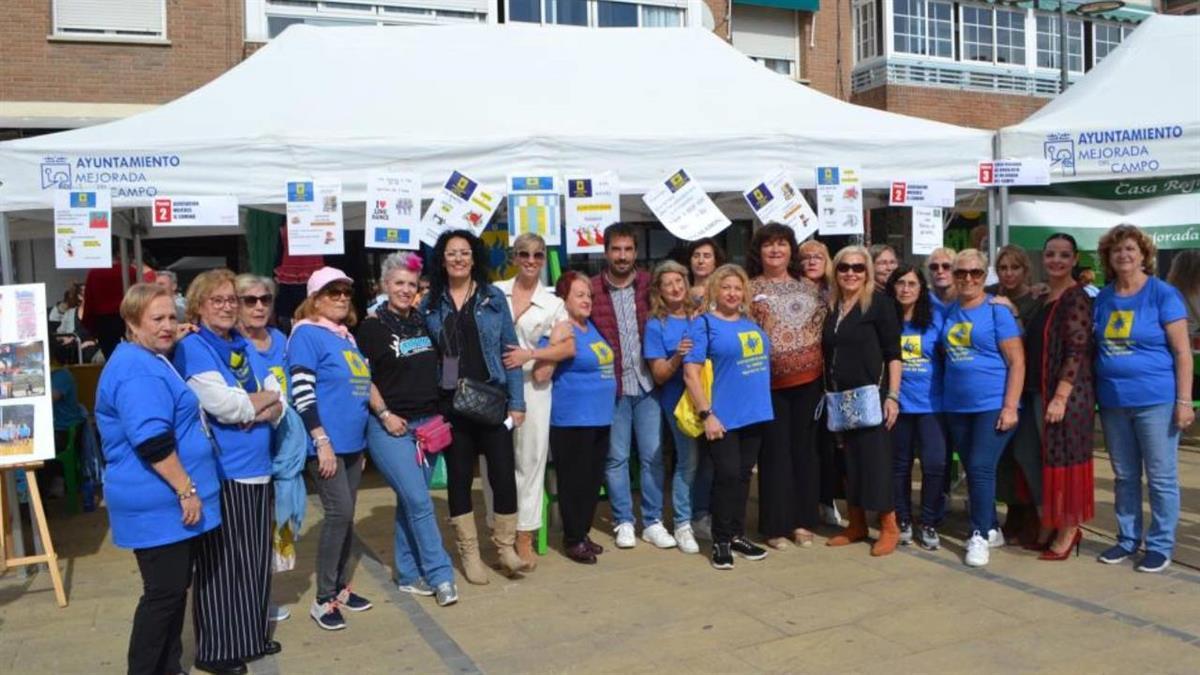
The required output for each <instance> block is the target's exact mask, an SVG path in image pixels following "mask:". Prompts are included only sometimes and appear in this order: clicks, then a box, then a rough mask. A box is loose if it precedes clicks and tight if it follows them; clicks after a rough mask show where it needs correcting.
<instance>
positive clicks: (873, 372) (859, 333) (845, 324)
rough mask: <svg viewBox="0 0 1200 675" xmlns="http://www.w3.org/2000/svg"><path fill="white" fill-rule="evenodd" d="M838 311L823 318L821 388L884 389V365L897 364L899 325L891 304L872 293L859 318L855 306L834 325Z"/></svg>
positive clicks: (882, 296)
mask: <svg viewBox="0 0 1200 675" xmlns="http://www.w3.org/2000/svg"><path fill="white" fill-rule="evenodd" d="M838 311H839V308H837V307H834V308H832V309H831V310H830V311H829V315H828V316H827V317H826V318H825V327H824V331H823V333H822V336H821V350H822V352H823V355H824V357H825V386H826V387H827V388H828V389H829V390H830V391H846V390H848V389H855V388H857V387H865V386H866V385H868V384H875V385H878V384H880V380H881V379H882V383H883V386H884V387H887V385H888V382H887V374H886V372H885V370H884V365H885V364H887V363H888V362H890V361H898V360H900V321H899V319H898V318H897V315H896V303H895V301H894V300H892V299H891V298H889V297H888V296H886V295H884V294H883V293H878V292H876V293H875V294H874V295H872V297H871V306H870V308H868V309H867V313H866V314H863V312H862V310H861V309H860V308H859V306H858V305H857V304H855V305H854V308H853V309H851V310H850V312H849V313H848V314H847V315H846V317H845V318H843V319H842V321H841V323H840V324H839V323H838V320H837V318H838Z"/></svg>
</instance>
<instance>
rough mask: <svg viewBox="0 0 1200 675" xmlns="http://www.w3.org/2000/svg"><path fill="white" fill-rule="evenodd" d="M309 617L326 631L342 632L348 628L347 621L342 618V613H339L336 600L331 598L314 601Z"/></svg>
mask: <svg viewBox="0 0 1200 675" xmlns="http://www.w3.org/2000/svg"><path fill="white" fill-rule="evenodd" d="M308 615H309V616H311V617H312V618H313V621H316V622H317V625H318V626H320V627H321V628H324V629H325V630H342V629H343V628H345V627H346V620H345V619H344V618H342V613H341V612H339V611H338V606H337V602H336V599H335V598H329V599H327V600H325V601H321V600H319V599H318V600H314V601H313V604H312V607H311V608H310V609H309V610H308Z"/></svg>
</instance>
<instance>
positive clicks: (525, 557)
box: [517, 530, 537, 572]
mask: <svg viewBox="0 0 1200 675" xmlns="http://www.w3.org/2000/svg"><path fill="white" fill-rule="evenodd" d="M535 536H537V533H536V532H527V531H525V530H517V555H519V556H521V562H522V563H524V566H523V567H522V568H521V571H522V572H532V571H534V570H536V569H537V552H536V551H534V550H533V538H534V537H535Z"/></svg>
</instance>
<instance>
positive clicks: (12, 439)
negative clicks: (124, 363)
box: [0, 284, 54, 466]
mask: <svg viewBox="0 0 1200 675" xmlns="http://www.w3.org/2000/svg"><path fill="white" fill-rule="evenodd" d="M46 330H47V326H46V286H45V284H20V285H16V286H0V466H10V465H13V464H24V463H26V462H40V461H44V460H48V459H54V419H53V417H52V415H53V412H52V404H51V398H50V368H49V363H50V355H49V352H48V350H47V346H48V343H47V335H46Z"/></svg>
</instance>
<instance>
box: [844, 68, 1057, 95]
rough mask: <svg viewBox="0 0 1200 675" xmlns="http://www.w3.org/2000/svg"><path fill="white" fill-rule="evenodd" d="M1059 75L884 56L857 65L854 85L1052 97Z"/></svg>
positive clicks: (854, 88)
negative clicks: (899, 86) (912, 61)
mask: <svg viewBox="0 0 1200 675" xmlns="http://www.w3.org/2000/svg"><path fill="white" fill-rule="evenodd" d="M1058 78H1059V76H1058V73H1057V72H1054V73H1050V72H1047V73H1044V74H1043V73H1029V72H1027V71H1011V70H996V69H994V68H990V67H972V66H970V65H967V64H960V63H944V64H943V63H929V62H925V63H910V62H904V61H894V60H893V61H884V60H882V59H880V60H876V61H872V62H869V63H864V64H862V65H859V66H858V67H856V68H855V69H854V72H853V73H852V74H851V76H850V87H851V90H852V91H853V92H854V93H860V92H864V91H867V90H869V89H874V88H875V87H880V86H883V85H885V84H904V85H910V86H917V87H939V88H945V89H960V90H963V91H981V92H989V93H993V94H1015V95H1018V96H1040V97H1045V98H1052V97H1054V96H1056V95H1057V94H1058V86H1059V79H1058Z"/></svg>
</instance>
